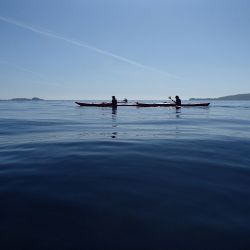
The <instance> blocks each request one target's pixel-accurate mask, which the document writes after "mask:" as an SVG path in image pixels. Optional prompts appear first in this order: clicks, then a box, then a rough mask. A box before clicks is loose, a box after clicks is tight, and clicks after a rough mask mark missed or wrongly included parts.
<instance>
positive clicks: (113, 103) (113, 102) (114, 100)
mask: <svg viewBox="0 0 250 250" xmlns="http://www.w3.org/2000/svg"><path fill="white" fill-rule="evenodd" d="M112 107H113V108H116V107H117V100H116V98H115V96H114V95H113V96H112Z"/></svg>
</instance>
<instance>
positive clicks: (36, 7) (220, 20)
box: [0, 0, 250, 99]
mask: <svg viewBox="0 0 250 250" xmlns="http://www.w3.org/2000/svg"><path fill="white" fill-rule="evenodd" d="M0 34H1V40H0V43H1V46H0V87H1V92H0V99H8V98H13V97H33V96H38V97H41V98H45V99H109V98H110V96H112V95H116V96H117V97H118V98H120V99H122V98H124V97H127V98H128V99H165V98H167V97H168V96H170V95H172V96H175V95H176V94H178V95H180V96H181V97H182V98H184V99H186V98H190V97H216V96H223V95H230V94H238V93H249V92H250V70H249V69H250V49H249V46H250V45H249V44H250V1H248V0H105V1H104V0H43V1H41V0H22V1H20V0H1V1H0Z"/></svg>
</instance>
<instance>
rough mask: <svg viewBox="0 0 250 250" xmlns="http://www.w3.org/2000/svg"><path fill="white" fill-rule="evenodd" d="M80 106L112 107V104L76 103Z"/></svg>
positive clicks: (134, 105)
mask: <svg viewBox="0 0 250 250" xmlns="http://www.w3.org/2000/svg"><path fill="white" fill-rule="evenodd" d="M75 103H76V104H78V105H79V106H82V107H112V103H110V102H101V103H86V102H75ZM117 106H119V107H120V106H130V107H131V106H133V107H136V106H137V104H118V105H117Z"/></svg>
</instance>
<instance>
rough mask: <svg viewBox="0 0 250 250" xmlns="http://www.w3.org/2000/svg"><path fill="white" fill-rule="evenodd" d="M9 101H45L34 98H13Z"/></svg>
mask: <svg viewBox="0 0 250 250" xmlns="http://www.w3.org/2000/svg"><path fill="white" fill-rule="evenodd" d="M9 101H44V100H43V99H40V98H38V97H33V98H31V99H30V98H12V99H9Z"/></svg>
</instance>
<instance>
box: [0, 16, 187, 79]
mask: <svg viewBox="0 0 250 250" xmlns="http://www.w3.org/2000/svg"><path fill="white" fill-rule="evenodd" d="M0 21H3V22H5V23H9V24H12V25H15V26H18V27H20V28H23V29H26V30H29V31H31V32H34V33H37V34H40V35H43V36H47V37H51V38H54V39H58V40H61V41H64V42H67V43H70V44H73V45H76V46H79V47H83V48H85V49H89V50H92V51H95V52H97V53H99V54H102V55H105V56H108V57H111V58H114V59H116V60H118V61H121V62H124V63H127V64H130V65H132V66H136V67H139V68H142V69H145V70H150V71H154V72H157V73H160V74H164V75H166V76H168V77H171V78H175V79H183V78H182V77H180V76H177V75H174V74H171V73H169V72H167V71H164V70H160V69H157V68H154V67H151V66H148V65H145V64H143V63H140V62H137V61H134V60H131V59H128V58H126V57H123V56H120V55H117V54H114V53H112V52H109V51H106V50H103V49H100V48H97V47H95V46H92V45H89V44H87V43H85V42H82V41H77V40H75V39H71V38H68V37H65V36H62V35H59V34H57V33H55V32H52V31H48V30H45V29H42V28H40V27H39V28H37V27H35V26H33V25H30V24H26V23H24V22H21V21H18V20H14V19H11V18H8V17H4V16H1V15H0Z"/></svg>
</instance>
